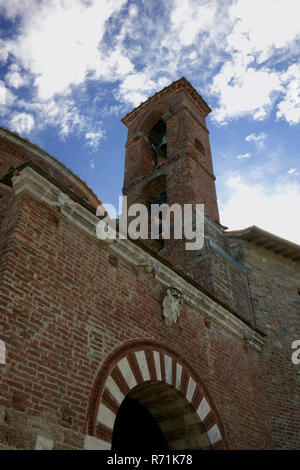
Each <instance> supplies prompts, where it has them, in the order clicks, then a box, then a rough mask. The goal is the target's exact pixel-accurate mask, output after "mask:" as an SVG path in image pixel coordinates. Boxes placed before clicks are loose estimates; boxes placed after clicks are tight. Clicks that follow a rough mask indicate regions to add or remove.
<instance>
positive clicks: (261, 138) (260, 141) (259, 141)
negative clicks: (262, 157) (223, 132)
mask: <svg viewBox="0 0 300 470" xmlns="http://www.w3.org/2000/svg"><path fill="white" fill-rule="evenodd" d="M266 138H267V135H266V134H265V133H264V132H261V133H260V134H258V135H256V134H250V135H247V137H245V141H246V142H254V143H255V144H256V145H257V146H258V147H260V148H264V145H265V140H266Z"/></svg>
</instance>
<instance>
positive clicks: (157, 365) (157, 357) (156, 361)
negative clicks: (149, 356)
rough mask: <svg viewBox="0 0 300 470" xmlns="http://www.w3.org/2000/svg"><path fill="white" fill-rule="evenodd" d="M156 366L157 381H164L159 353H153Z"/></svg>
mask: <svg viewBox="0 0 300 470" xmlns="http://www.w3.org/2000/svg"><path fill="white" fill-rule="evenodd" d="M153 356H154V364H155V369H156V375H157V380H162V377H161V368H160V355H159V352H158V351H153Z"/></svg>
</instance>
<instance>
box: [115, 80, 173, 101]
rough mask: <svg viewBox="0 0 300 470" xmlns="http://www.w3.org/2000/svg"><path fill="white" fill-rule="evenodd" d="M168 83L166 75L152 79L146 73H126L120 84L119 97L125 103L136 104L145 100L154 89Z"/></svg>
mask: <svg viewBox="0 0 300 470" xmlns="http://www.w3.org/2000/svg"><path fill="white" fill-rule="evenodd" d="M167 84H168V79H167V78H166V77H161V78H159V79H158V80H154V79H152V78H150V77H149V75H148V74H147V73H144V72H140V73H135V74H131V75H128V76H127V77H126V78H125V79H124V80H123V82H122V83H121V85H120V89H119V97H120V98H121V99H122V100H123V101H125V102H126V103H130V104H131V105H133V106H138V105H139V104H140V103H142V102H143V101H145V100H146V99H147V98H148V97H149V96H151V94H152V93H153V92H154V90H156V89H160V88H163V87H164V86H166V85H167Z"/></svg>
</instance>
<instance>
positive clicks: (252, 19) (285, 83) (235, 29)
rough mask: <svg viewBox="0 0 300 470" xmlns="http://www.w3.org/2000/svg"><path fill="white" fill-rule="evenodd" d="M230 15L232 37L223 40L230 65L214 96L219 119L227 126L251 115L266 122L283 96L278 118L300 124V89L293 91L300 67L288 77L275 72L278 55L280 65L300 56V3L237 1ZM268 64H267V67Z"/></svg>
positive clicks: (223, 70) (288, 0)
mask: <svg viewBox="0 0 300 470" xmlns="http://www.w3.org/2000/svg"><path fill="white" fill-rule="evenodd" d="M228 11H229V17H230V20H229V22H230V23H231V26H232V32H231V33H230V34H228V35H227V37H226V38H225V37H224V51H225V52H226V54H227V57H226V63H225V64H224V65H223V67H222V68H221V70H220V71H219V73H218V74H217V75H216V76H215V77H214V79H213V83H212V86H211V92H212V93H214V94H216V95H218V96H219V98H220V105H219V107H218V108H217V109H216V111H215V113H214V119H215V120H216V121H217V122H220V123H225V122H226V121H227V120H228V119H232V118H235V117H240V116H243V115H246V114H251V115H252V117H253V119H255V120H261V119H264V118H266V116H267V115H268V111H269V110H270V108H271V106H273V104H274V100H275V98H276V97H277V96H278V95H279V93H282V94H283V96H284V99H283V101H282V102H281V103H280V105H279V111H278V113H277V116H278V117H282V118H284V119H286V120H287V121H288V122H290V123H297V122H299V120H300V109H299V102H300V92H299V88H300V87H299V85H298V86H297V90H298V92H297V93H295V89H294V88H295V82H296V80H297V77H296V76H295V67H297V66H294V67H293V66H292V67H293V68H292V69H291V67H290V69H291V70H290V69H289V71H290V73H288V74H287V75H286V76H285V77H284V74H282V72H281V73H279V72H278V71H277V70H276V67H275V65H276V61H275V60H274V58H275V55H276V54H277V59H278V60H279V61H280V60H281V62H283V61H286V60H287V59H288V58H293V57H296V55H297V52H298V55H299V46H298V49H297V45H296V42H295V41H296V39H299V38H300V22H299V20H298V18H299V15H300V3H299V1H298V0H264V1H263V2H262V1H261V0H252V1H251V2H249V1H248V0H237V1H236V2H234V3H233V4H232V5H231V6H229V9H228ZM266 19H267V21H266ZM293 54H294V55H293ZM264 61H268V62H266V63H265V65H262V64H263V62H264ZM283 72H284V69H283ZM296 75H298V72H297V74H296ZM295 95H296V102H295V101H294V100H295Z"/></svg>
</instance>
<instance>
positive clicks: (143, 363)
mask: <svg viewBox="0 0 300 470" xmlns="http://www.w3.org/2000/svg"><path fill="white" fill-rule="evenodd" d="M135 357H136V359H137V361H138V364H139V367H140V371H141V374H142V377H143V379H144V381H145V382H146V380H150V374H149V368H148V364H147V360H146V356H145V351H136V353H135Z"/></svg>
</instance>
